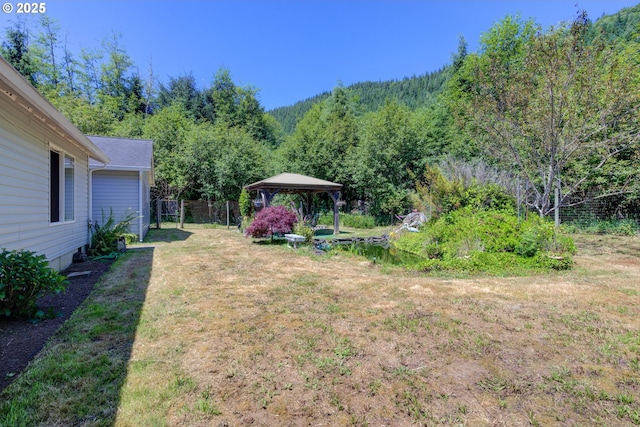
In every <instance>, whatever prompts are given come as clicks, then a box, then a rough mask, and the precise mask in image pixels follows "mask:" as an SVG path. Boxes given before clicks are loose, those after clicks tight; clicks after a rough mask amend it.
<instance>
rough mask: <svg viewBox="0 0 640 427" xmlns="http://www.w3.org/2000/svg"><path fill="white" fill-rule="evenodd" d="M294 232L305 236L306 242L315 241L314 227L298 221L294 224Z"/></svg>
mask: <svg viewBox="0 0 640 427" xmlns="http://www.w3.org/2000/svg"><path fill="white" fill-rule="evenodd" d="M293 232H294V233H295V234H298V235H300V236H304V241H305V243H311V242H312V241H313V229H312V228H311V227H309V226H307V225H305V224H304V223H302V222H297V223H296V224H295V225H294V226H293Z"/></svg>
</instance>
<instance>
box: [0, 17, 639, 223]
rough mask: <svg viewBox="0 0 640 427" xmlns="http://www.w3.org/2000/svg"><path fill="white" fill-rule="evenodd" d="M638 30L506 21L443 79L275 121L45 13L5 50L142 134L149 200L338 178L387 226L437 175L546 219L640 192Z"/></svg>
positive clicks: (67, 93) (348, 195)
mask: <svg viewBox="0 0 640 427" xmlns="http://www.w3.org/2000/svg"><path fill="white" fill-rule="evenodd" d="M639 22H640V6H636V7H633V8H629V9H625V10H622V11H620V12H619V13H617V14H615V15H612V16H604V17H601V18H600V19H599V20H597V21H596V22H595V23H594V22H592V21H591V20H590V19H589V17H587V16H586V15H585V14H580V15H578V16H577V17H575V18H574V19H569V20H568V21H566V22H565V23H564V24H561V25H558V26H557V27H555V28H552V29H542V28H541V26H540V25H539V24H537V23H536V22H535V21H534V20H527V21H523V20H520V19H519V18H516V17H511V16H507V17H505V18H504V19H503V20H501V21H500V22H498V23H496V24H495V25H494V26H493V27H492V28H489V29H487V31H486V32H485V33H484V34H483V35H482V37H481V43H480V49H479V50H478V51H477V52H467V51H466V45H465V43H464V41H463V40H461V42H460V46H459V49H458V52H455V53H454V55H453V58H452V61H451V64H443V66H442V68H441V69H440V70H438V71H435V72H432V73H428V74H425V75H423V76H418V77H410V78H399V80H394V81H390V82H377V83H376V82H365V83H359V84H356V85H353V86H349V87H342V86H338V87H336V88H334V89H333V90H332V91H330V92H327V93H324V94H321V95H318V96H317V97H315V98H312V99H308V100H305V101H302V102H300V103H297V104H296V105H294V106H292V107H287V108H281V109H277V110H274V111H272V112H271V113H267V112H265V111H264V108H263V106H262V105H260V103H259V101H258V97H257V96H256V95H257V89H255V88H253V87H250V86H247V87H241V86H238V85H236V84H235V83H234V81H233V75H232V70H229V69H220V70H217V71H216V70H212V74H213V73H214V72H215V77H214V79H213V81H212V82H211V85H210V86H208V87H204V88H203V87H199V86H198V85H197V84H196V81H195V79H194V78H193V76H192V75H190V74H186V75H181V76H172V77H170V78H168V79H167V80H166V81H158V80H157V78H155V77H154V75H153V71H152V70H147V71H145V72H144V73H143V72H139V71H138V70H139V68H138V67H137V66H136V64H134V63H133V61H132V59H131V57H130V56H129V55H128V54H127V51H126V47H125V46H123V45H122V44H121V42H120V39H119V38H118V37H117V36H114V35H108V36H106V37H105V39H104V40H103V41H102V43H100V45H99V46H96V47H95V48H93V49H82V50H81V51H78V52H76V51H72V50H71V49H70V48H69V46H67V45H66V43H65V38H64V36H63V35H62V33H61V31H60V28H59V26H58V24H57V23H56V21H55V20H53V19H50V18H47V17H46V16H45V17H43V18H42V19H41V20H40V22H39V23H38V24H37V25H35V24H33V25H32V26H31V27H27V26H26V25H25V24H24V23H20V22H19V23H17V24H13V25H11V26H9V27H7V28H4V33H3V35H2V40H1V46H0V53H1V54H2V56H3V57H4V58H6V59H7V60H8V61H9V62H11V63H12V64H13V65H14V66H15V67H16V68H17V69H18V70H19V71H20V72H21V73H22V74H23V75H24V76H25V77H26V78H27V79H28V80H29V81H30V82H31V83H32V84H33V85H34V86H35V87H36V88H37V89H38V90H39V91H40V92H41V93H43V94H44V95H45V96H46V97H47V98H48V99H49V100H50V101H51V102H52V104H53V105H55V106H56V107H57V108H58V109H59V110H60V111H62V112H63V113H64V114H65V115H66V116H67V117H69V119H70V120H71V121H72V122H73V123H74V124H75V125H76V126H78V128H79V129H81V130H82V131H83V132H85V133H86V134H94V135H107V136H120V137H131V138H138V137H142V138H149V139H152V140H153V141H154V157H155V162H156V165H155V170H156V178H157V179H156V183H157V185H156V189H155V193H156V196H157V197H163V198H164V197H174V198H190V199H204V200H237V199H238V197H239V195H240V191H241V189H242V187H243V186H244V185H246V184H249V183H251V182H254V181H257V180H260V179H263V178H265V177H268V176H270V175H272V174H275V173H279V172H284V171H287V172H296V173H303V174H307V175H312V176H315V177H317V178H321V179H327V180H330V181H336V182H340V183H342V184H343V185H344V189H343V193H342V198H343V199H344V200H345V201H347V202H354V201H357V200H365V201H367V202H368V203H367V205H368V208H369V212H370V213H372V214H373V215H375V216H376V217H377V218H378V219H379V220H381V221H384V220H389V219H391V218H393V217H394V214H398V213H406V212H407V211H408V210H410V209H411V208H412V207H414V206H425V205H433V204H434V203H435V202H434V200H437V199H438V197H436V196H437V195H434V193H433V191H435V189H440V190H442V191H445V189H444V187H445V184H446V183H447V182H449V181H443V180H442V179H440V178H438V177H442V175H439V174H438V173H436V172H435V171H436V169H435V168H434V167H435V166H439V170H440V171H442V173H443V174H444V176H446V177H448V179H450V180H452V181H450V182H449V184H446V185H449V187H447V189H446V191H448V192H453V193H455V192H456V191H458V192H460V194H462V192H464V191H467V188H468V186H469V185H471V183H474V182H476V183H477V182H486V183H493V184H497V185H501V186H505V187H507V188H509V189H511V190H513V192H514V195H515V194H516V190H515V189H514V188H515V187H514V183H516V182H518V183H520V187H521V192H519V193H518V195H519V197H520V198H521V201H522V202H523V203H525V204H526V205H527V206H529V208H530V209H532V210H533V211H535V212H538V213H539V214H540V215H543V216H544V215H551V214H553V212H554V210H555V198H554V192H555V191H556V189H557V190H558V191H559V195H560V197H559V198H558V200H559V202H560V203H561V204H562V205H565V206H568V205H572V204H576V203H580V202H581V201H583V200H585V199H588V198H593V197H606V196H615V197H617V199H616V201H617V203H618V204H620V205H624V204H625V203H631V202H633V201H635V200H636V199H638V198H640V189H639V188H638V186H639V184H638V183H639V182H640V179H638V178H640V176H639V171H640V167H638V166H639V165H640V148H639V145H640V127H639V125H638V116H639V107H640V90H639V88H640V37H639V35H640V28H639V27H638V23H639ZM276 117H277V119H276ZM438 191H439V190H438ZM478 197H480V196H479V195H478Z"/></svg>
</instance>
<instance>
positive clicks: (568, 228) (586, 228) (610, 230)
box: [562, 219, 640, 236]
mask: <svg viewBox="0 0 640 427" xmlns="http://www.w3.org/2000/svg"><path fill="white" fill-rule="evenodd" d="M562 229H563V230H564V231H565V232H567V233H587V234H617V235H621V236H633V235H635V234H638V231H640V227H638V223H637V222H636V221H634V220H631V219H622V220H602V219H600V220H599V219H591V220H577V221H570V222H566V223H564V224H562Z"/></svg>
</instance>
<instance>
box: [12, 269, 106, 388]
mask: <svg viewBox="0 0 640 427" xmlns="http://www.w3.org/2000/svg"><path fill="white" fill-rule="evenodd" d="M111 264H113V261H111V260H107V261H87V262H83V263H77V264H72V265H71V266H70V267H69V268H68V269H67V270H65V271H64V272H63V274H65V275H67V276H69V275H71V276H72V277H69V284H68V285H67V287H66V290H65V291H64V292H60V293H59V294H53V295H46V296H44V297H42V298H40V299H39V300H38V308H39V309H41V310H43V311H44V312H52V313H55V315H56V316H55V317H54V318H52V319H45V320H42V321H40V322H33V321H30V320H14V319H6V318H4V317H0V360H2V363H1V364H0V391H2V390H4V389H5V387H7V386H8V385H9V384H10V383H11V381H13V380H14V379H15V378H16V377H17V376H18V374H19V373H20V372H21V371H22V370H23V369H24V368H25V367H26V366H27V365H28V364H29V362H30V361H31V359H33V358H34V357H35V355H36V354H38V352H39V351H40V350H41V349H42V347H43V346H44V345H45V343H46V342H47V340H48V339H49V337H51V336H52V335H53V334H54V333H55V332H56V331H57V330H58V329H59V328H60V326H62V324H63V323H64V322H65V321H66V320H67V319H68V318H69V316H71V313H73V311H74V310H75V309H76V308H77V307H78V306H79V305H80V304H82V302H83V301H84V300H85V298H86V297H87V296H88V295H89V294H90V293H91V290H92V289H93V285H94V284H95V283H96V282H97V281H98V280H99V279H100V277H101V276H102V275H103V274H104V273H105V272H106V271H107V270H108V269H109V268H110V267H111ZM84 272H89V273H88V274H79V275H75V276H74V275H73V273H84Z"/></svg>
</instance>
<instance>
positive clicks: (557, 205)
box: [554, 182, 560, 227]
mask: <svg viewBox="0 0 640 427" xmlns="http://www.w3.org/2000/svg"><path fill="white" fill-rule="evenodd" d="M555 196H556V200H555V212H554V219H555V225H556V227H560V184H559V183H557V182H556V189H555Z"/></svg>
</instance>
